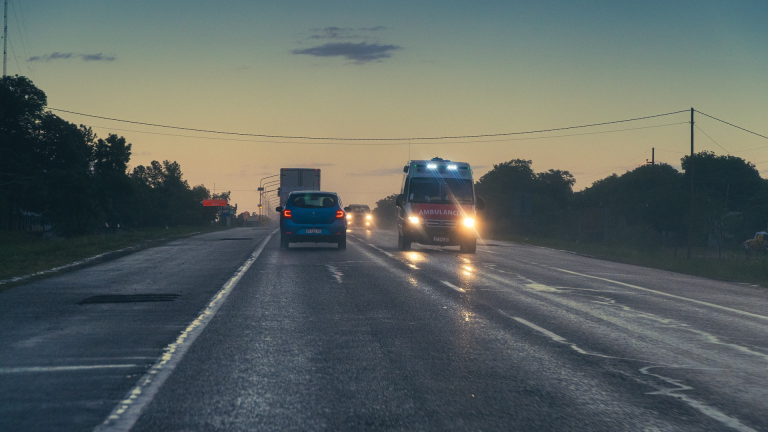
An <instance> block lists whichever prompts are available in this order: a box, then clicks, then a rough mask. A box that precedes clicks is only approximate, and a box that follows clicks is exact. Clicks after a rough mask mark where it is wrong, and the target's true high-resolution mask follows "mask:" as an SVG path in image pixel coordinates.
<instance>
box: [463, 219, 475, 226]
mask: <svg viewBox="0 0 768 432" xmlns="http://www.w3.org/2000/svg"><path fill="white" fill-rule="evenodd" d="M464 226H465V227H469V228H472V227H473V226H475V220H474V219H472V218H470V217H468V218H464Z"/></svg>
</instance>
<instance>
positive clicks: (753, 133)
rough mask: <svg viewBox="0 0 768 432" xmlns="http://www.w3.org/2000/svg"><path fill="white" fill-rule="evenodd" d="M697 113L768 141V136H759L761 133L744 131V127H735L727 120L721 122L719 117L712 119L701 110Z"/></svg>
mask: <svg viewBox="0 0 768 432" xmlns="http://www.w3.org/2000/svg"><path fill="white" fill-rule="evenodd" d="M695 111H696V112H697V113H699V114H701V115H703V116H707V117H709V118H711V119H713V120H717V121H719V122H721V123H725V124H727V125H728V126H733V127H735V128H736V129H741V130H743V131H744V132H749V133H751V134H752V135H757V136H759V137H760V138H765V139H768V136H765V135H760V134H759V133H757V132H752V131H751V130H749V129H744V128H743V127H741V126H736V125H735V124H733V123H728V122H727V121H725V120H720V119H719V118H717V117H712V116H711V115H709V114H707V113H703V112H701V111H699V110H695Z"/></svg>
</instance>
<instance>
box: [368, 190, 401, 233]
mask: <svg viewBox="0 0 768 432" xmlns="http://www.w3.org/2000/svg"><path fill="white" fill-rule="evenodd" d="M398 195H399V194H397V193H394V194H392V195H389V196H387V197H384V198H382V199H380V200H378V201H376V207H375V208H374V209H373V218H374V222H375V224H376V227H377V228H379V229H390V228H394V227H395V226H397V206H396V205H395V200H396V199H397V196H398Z"/></svg>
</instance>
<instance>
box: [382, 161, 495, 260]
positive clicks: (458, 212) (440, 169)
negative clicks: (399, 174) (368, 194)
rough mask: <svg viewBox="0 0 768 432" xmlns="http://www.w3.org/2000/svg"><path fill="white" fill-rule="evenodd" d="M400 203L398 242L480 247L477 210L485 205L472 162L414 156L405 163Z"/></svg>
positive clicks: (403, 244) (404, 245)
mask: <svg viewBox="0 0 768 432" xmlns="http://www.w3.org/2000/svg"><path fill="white" fill-rule="evenodd" d="M403 172H404V175H403V183H402V187H401V189H400V194H399V195H398V196H397V199H396V201H395V203H396V204H397V207H398V221H397V246H398V248H399V249H400V250H409V249H410V248H411V244H412V243H420V244H424V245H438V246H459V249H460V250H461V252H465V253H475V250H476V248H477V230H476V226H475V225H476V211H478V210H482V209H483V208H484V207H485V202H484V201H483V199H482V198H480V197H476V196H475V187H474V179H473V178H472V168H471V167H470V166H469V164H468V163H464V162H451V161H449V160H444V159H441V158H433V159H431V160H412V161H410V162H408V165H406V166H404V167H403Z"/></svg>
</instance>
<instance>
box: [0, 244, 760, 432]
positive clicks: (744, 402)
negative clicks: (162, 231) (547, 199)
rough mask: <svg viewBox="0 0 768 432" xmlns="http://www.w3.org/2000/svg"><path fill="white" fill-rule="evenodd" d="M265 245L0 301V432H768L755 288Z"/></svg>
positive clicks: (447, 254)
mask: <svg viewBox="0 0 768 432" xmlns="http://www.w3.org/2000/svg"><path fill="white" fill-rule="evenodd" d="M268 236H269V231H267V230H255V229H236V230H229V231H226V232H223V233H214V234H208V235H204V236H198V237H194V238H190V239H185V240H179V241H176V242H173V243H171V244H169V245H167V246H165V247H160V248H155V249H149V250H145V251H141V252H138V253H136V254H133V255H130V256H128V257H124V258H121V259H119V260H116V261H112V262H109V263H104V264H101V265H98V266H94V267H91V268H88V269H85V270H81V271H77V272H73V273H70V274H67V275H63V276H59V277H55V278H50V279H47V280H44V281H39V282H35V283H31V284H27V285H23V286H19V287H16V288H13V289H11V290H8V291H6V292H3V293H0V328H2V332H1V333H0V347H1V348H0V377H1V378H2V379H1V380H0V389H1V390H2V391H0V430H9V431H10V430H13V431H17V430H93V429H94V428H97V429H98V430H100V431H113V430H128V429H131V430H134V431H160V430H170V431H182V430H183V431H187V430H225V431H233V430H302V431H304V430H439V431H443V430H486V431H487V430H547V431H563V430H579V431H583V430H594V431H616V430H628V431H667V430H683V431H702V430H707V431H710V430H711V431H720V430H741V431H751V430H768V291H766V290H765V289H762V288H759V287H754V286H749V285H739V284H731V283H724V282H716V281H711V280H707V279H701V278H694V277H689V276H683V275H679V274H675V273H670V272H664V271H657V270H649V269H645V268H641V267H635V266H629V265H623V264H616V263H610V262H606V261H600V260H595V259H592V258H589V257H583V256H579V255H575V254H571V253H567V252H562V251H556V250H551V249H545V248H538V247H532V246H521V245H514V244H510V243H504V242H489V243H492V245H479V246H478V252H477V254H475V255H467V254H460V253H458V251H457V250H454V249H456V248H446V249H443V250H441V249H439V248H432V247H419V246H415V248H414V250H413V251H410V252H400V251H397V250H396V248H395V244H396V235H395V234H394V233H390V232H383V231H374V232H372V233H370V232H366V231H353V232H350V233H349V237H348V245H347V250H346V251H340V250H336V248H335V245H302V246H301V247H292V248H291V249H290V250H287V251H285V250H280V249H279V242H278V238H277V237H276V236H273V237H271V238H270V237H268ZM244 264H245V265H244ZM110 294H133V295H136V294H138V295H150V297H144V298H143V299H144V300H147V299H154V300H169V301H149V302H140V303H126V302H122V303H114V302H112V303H103V301H117V300H118V299H120V298H118V297H115V298H100V299H99V298H98V297H97V298H96V300H93V296H98V295H110ZM171 294H175V295H178V297H173V298H172V297H163V295H171ZM152 295H154V296H155V297H152ZM86 299H91V300H86ZM83 300H86V301H85V302H83ZM123 300H125V298H123ZM94 301H95V302H94ZM100 301H101V302H102V303H100Z"/></svg>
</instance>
